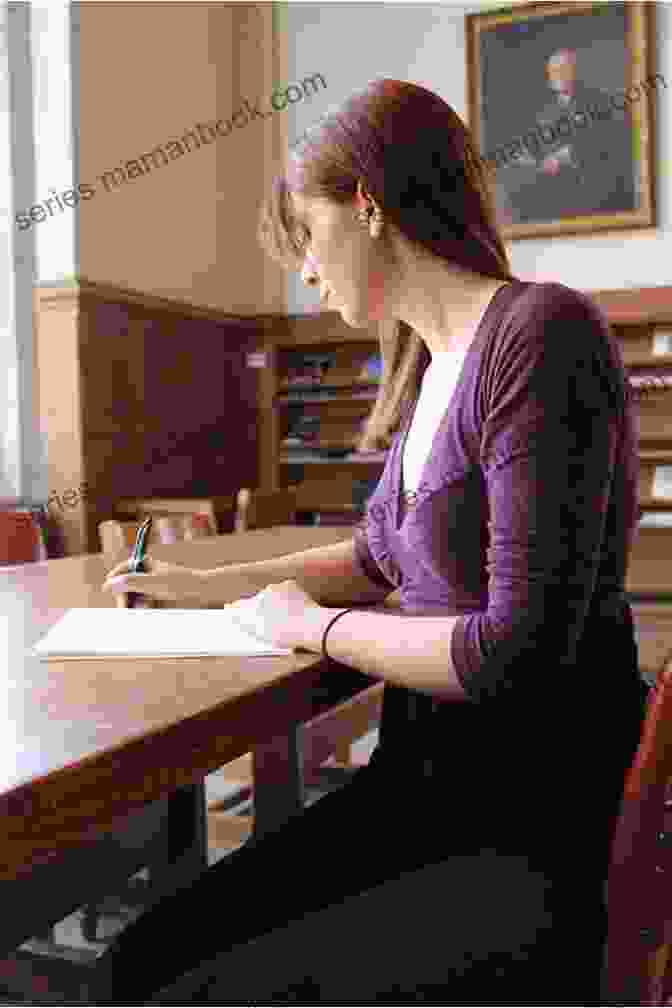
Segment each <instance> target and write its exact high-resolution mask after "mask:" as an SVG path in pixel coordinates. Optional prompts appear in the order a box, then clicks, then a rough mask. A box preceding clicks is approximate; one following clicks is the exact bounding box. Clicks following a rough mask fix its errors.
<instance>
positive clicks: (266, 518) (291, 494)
mask: <svg viewBox="0 0 672 1008" xmlns="http://www.w3.org/2000/svg"><path fill="white" fill-rule="evenodd" d="M294 524H296V491H295V490H294V489H293V487H285V488H284V489H282V490H273V491H263V490H250V489H249V488H247V487H242V488H241V489H240V490H239V491H238V496H237V498H236V517H235V521H234V530H235V531H236V532H247V531H249V530H250V529H256V528H272V527H273V526H274V525H294Z"/></svg>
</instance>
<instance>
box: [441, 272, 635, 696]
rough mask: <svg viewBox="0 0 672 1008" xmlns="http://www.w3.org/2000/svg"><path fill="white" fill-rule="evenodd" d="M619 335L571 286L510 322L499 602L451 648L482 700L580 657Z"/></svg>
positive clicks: (501, 361) (500, 462)
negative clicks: (612, 339)
mask: <svg viewBox="0 0 672 1008" xmlns="http://www.w3.org/2000/svg"><path fill="white" fill-rule="evenodd" d="M556 290H557V288H556ZM568 293H569V296H568ZM608 338H609V337H608V324H607V322H606V320H605V319H604V316H602V315H601V313H600V311H599V309H597V308H596V307H595V306H592V305H591V303H590V302H589V301H588V300H587V299H585V300H584V299H583V298H582V297H581V296H577V294H576V292H568V291H567V289H565V290H564V293H563V294H562V295H561V296H558V295H556V296H554V297H552V298H548V299H545V301H544V302H543V303H540V304H537V305H536V306H535V307H534V309H533V310H531V311H530V312H529V313H528V314H527V315H526V317H525V318H524V319H520V320H517V321H516V320H514V321H512V322H511V323H510V324H509V326H508V328H507V330H506V332H504V334H503V337H502V339H501V343H500V346H499V347H498V348H497V351H496V353H495V354H493V357H492V359H491V363H490V365H489V370H487V372H486V374H485V377H484V378H483V381H484V385H483V393H482V401H483V407H482V421H481V422H482V435H481V447H480V462H481V467H482V469H483V473H484V478H485V484H486V489H487V502H488V511H489V514H488V519H489V521H488V529H489V538H488V545H487V549H486V556H487V572H488V606H487V609H486V610H485V611H479V612H476V613H467V614H462V615H461V616H460V617H459V618H458V620H457V622H456V624H455V629H454V634H453V637H452V642H451V658H452V661H453V664H454V666H455V670H456V674H457V676H458V679H459V681H460V683H461V684H462V686H463V688H464V690H465V692H466V694H467V696H468V697H469V698H470V699H471V700H474V701H477V702H482V701H487V700H491V699H497V700H498V701H500V700H502V699H504V698H513V697H514V696H515V697H516V698H520V697H521V696H523V695H529V694H530V692H531V691H533V690H534V689H535V687H538V686H539V685H541V684H542V683H543V677H544V671H545V670H549V671H550V670H552V669H553V668H554V667H556V668H557V667H558V665H560V666H562V665H564V664H567V665H571V664H572V662H573V660H574V656H575V653H576V647H577V644H578V641H579V639H580V637H581V635H582V633H583V628H584V623H585V619H586V614H587V610H588V606H589V603H590V599H591V596H592V593H593V589H594V586H595V580H596V576H597V572H598V568H599V563H600V555H601V548H602V537H603V531H604V524H605V518H606V511H607V504H608V499H609V493H610V485H611V479H612V475H613V470H614V460H615V453H616V443H617V437H618V431H619V423H618V402H617V400H618V393H616V398H612V396H611V395H610V393H611V392H613V390H614V388H615V387H616V385H615V379H617V375H616V371H615V368H614V365H613V363H612V364H610V363H609V360H608V356H609V355H608ZM610 369H611V370H610Z"/></svg>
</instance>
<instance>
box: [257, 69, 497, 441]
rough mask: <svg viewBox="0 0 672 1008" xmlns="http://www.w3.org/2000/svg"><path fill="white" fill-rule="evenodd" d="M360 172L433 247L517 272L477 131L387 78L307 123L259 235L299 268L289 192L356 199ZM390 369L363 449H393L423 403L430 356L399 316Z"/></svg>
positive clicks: (406, 230)
mask: <svg viewBox="0 0 672 1008" xmlns="http://www.w3.org/2000/svg"><path fill="white" fill-rule="evenodd" d="M359 179H361V180H362V184H363V186H364V188H365V189H367V190H368V191H369V193H370V194H371V196H372V197H373V199H374V200H375V201H376V203H377V204H378V205H379V206H380V207H381V210H382V212H383V216H384V219H385V220H387V221H390V222H391V223H392V224H393V225H395V226H396V227H397V228H398V230H399V231H400V232H401V233H402V234H403V235H404V236H405V237H406V238H407V239H409V240H410V241H412V242H414V243H416V244H418V245H421V246H423V247H424V249H426V250H427V251H429V252H431V253H433V254H434V255H436V256H439V257H441V258H442V259H446V260H447V261H449V262H450V263H452V264H456V265H458V266H461V267H462V268H465V269H470V270H472V271H474V272H476V273H480V274H482V275H483V276H484V277H493V278H496V279H500V280H502V281H505V280H513V279H515V278H514V277H513V276H512V274H511V267H510V263H509V258H508V255H507V252H506V248H505V246H504V243H503V241H502V238H501V236H500V234H499V232H498V229H497V223H496V211H495V202H494V196H493V193H492V190H491V188H490V182H489V179H488V176H487V174H486V171H485V169H484V167H483V164H482V162H481V160H480V158H479V156H478V152H477V150H476V149H475V144H474V141H473V138H472V136H471V134H470V131H469V129H468V128H467V127H466V126H465V124H464V123H463V122H462V120H461V119H460V117H459V116H458V115H457V113H456V112H454V111H453V109H452V108H451V107H450V105H448V103H447V102H445V101H444V100H443V99H442V98H439V96H438V95H435V94H433V92H431V91H427V90H426V89H425V88H423V87H420V86H419V85H417V84H411V83H408V82H407V81H397V80H389V79H387V78H383V79H380V80H374V81H371V82H370V83H369V84H367V85H366V87H365V88H363V89H362V90H361V91H357V92H355V93H354V94H353V95H351V96H350V97H349V98H348V99H347V100H346V101H345V102H344V103H343V104H342V105H341V106H340V108H338V109H337V110H336V111H335V112H332V113H331V114H329V115H327V116H326V117H325V119H324V120H323V121H322V122H320V123H319V124H318V125H316V126H314V127H313V128H311V129H310V130H308V132H307V134H306V136H305V138H304V139H303V140H302V141H301V143H300V144H299V145H298V146H297V147H296V149H295V150H294V152H293V154H292V164H291V168H290V171H289V173H288V176H287V177H279V178H275V179H274V180H273V185H272V188H271V193H270V195H269V197H268V198H267V199H266V201H265V202H264V204H263V205H262V209H261V218H260V223H259V232H258V237H259V240H260V242H261V244H262V247H263V248H264V249H265V250H266V252H268V254H269V255H270V256H271V258H273V259H274V260H276V261H277V262H279V263H281V265H283V266H284V267H286V268H288V269H292V270H300V269H301V267H302V265H303V261H304V250H303V247H302V244H301V228H300V226H299V225H298V223H297V221H296V220H295V218H294V217H293V213H292V201H291V195H290V194H291V192H292V191H295V192H299V193H301V194H302V195H304V196H306V197H322V198H328V199H331V200H332V201H334V202H336V203H341V204H343V203H346V202H350V201H351V200H352V199H353V197H354V196H355V194H356V191H357V182H358V180H359ZM378 336H379V341H380V348H381V356H382V364H383V367H382V375H381V380H380V385H379V388H378V395H377V397H376V401H375V404H374V406H373V409H372V411H371V413H370V414H369V417H368V419H367V420H366V423H365V425H364V427H363V431H362V433H361V434H360V436H359V440H358V443H357V445H356V448H357V449H358V450H360V451H375V450H379V449H387V448H389V446H390V444H391V439H392V435H393V434H394V432H395V431H396V430H397V429H398V427H399V424H400V423H401V421H402V419H403V412H404V410H405V409H406V408H407V407H408V406H409V405H410V404H411V403H412V402H414V401H415V399H416V397H417V394H418V391H419V389H420V382H421V380H422V375H423V373H424V370H425V368H426V366H427V364H428V363H429V360H430V356H429V351H428V350H427V348H426V346H425V343H424V340H423V339H422V337H421V336H420V335H418V333H417V332H415V330H414V329H412V328H411V327H410V326H409V325H407V324H406V323H405V322H403V321H402V320H401V319H391V320H389V322H383V323H380V325H379V330H378Z"/></svg>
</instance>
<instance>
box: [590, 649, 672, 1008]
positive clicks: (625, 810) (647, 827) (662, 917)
mask: <svg viewBox="0 0 672 1008" xmlns="http://www.w3.org/2000/svg"><path fill="white" fill-rule="evenodd" d="M671 782H672V652H669V653H668V654H667V657H666V659H665V661H664V662H663V665H662V668H661V670H660V672H659V674H658V677H657V682H656V685H655V687H654V688H653V689H652V690H651V692H650V695H649V700H648V707H647V714H646V719H645V722H644V726H643V729H642V737H641V741H640V744H639V747H638V750H637V753H636V756H635V759H634V761H633V764H632V766H631V768H630V770H629V771H628V773H627V775H626V778H625V786H624V793H623V799H622V805H621V812H620V816H619V820H618V823H617V825H616V829H615V831H614V839H613V844H612V857H611V865H610V871H609V877H608V882H607V912H608V935H607V942H606V949H605V959H604V972H603V999H602V1004H608V1005H665V1004H670V1003H672V1001H671V1000H670V993H671V989H672V788H671Z"/></svg>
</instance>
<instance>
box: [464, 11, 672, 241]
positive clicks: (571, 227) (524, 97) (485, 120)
mask: <svg viewBox="0 0 672 1008" xmlns="http://www.w3.org/2000/svg"><path fill="white" fill-rule="evenodd" d="M655 6H656V5H655V4H654V3H639V2H637V3H612V2H599V3H588V2H585V3H584V2H576V3H555V2H553V3H523V4H519V5H517V6H515V7H508V8H506V9H499V10H496V11H489V12H488V11H483V12H481V13H478V14H468V15H466V16H465V52H466V57H467V58H466V89H467V90H466V94H467V110H468V119H469V127H470V130H471V132H472V135H473V138H474V141H475V143H476V146H477V148H478V153H479V156H480V158H481V161H482V163H483V164H484V165H485V167H486V172H487V175H488V177H489V179H490V180H491V185H492V190H493V196H494V199H495V204H496V208H497V220H498V224H499V228H500V231H501V234H502V237H503V238H504V239H505V240H510V239H514V238H538V237H544V236H548V235H558V234H585V233H588V232H596V231H607V230H609V231H611V230H620V229H625V228H627V229H630V228H649V227H655V225H656V202H655V192H656V185H655V158H656V145H655V125H656V103H657V95H658V91H659V90H660V89H661V88H662V87H665V88H667V82H666V81H665V79H664V78H663V76H662V74H659V73H656V71H655V49H654V40H655Z"/></svg>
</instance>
